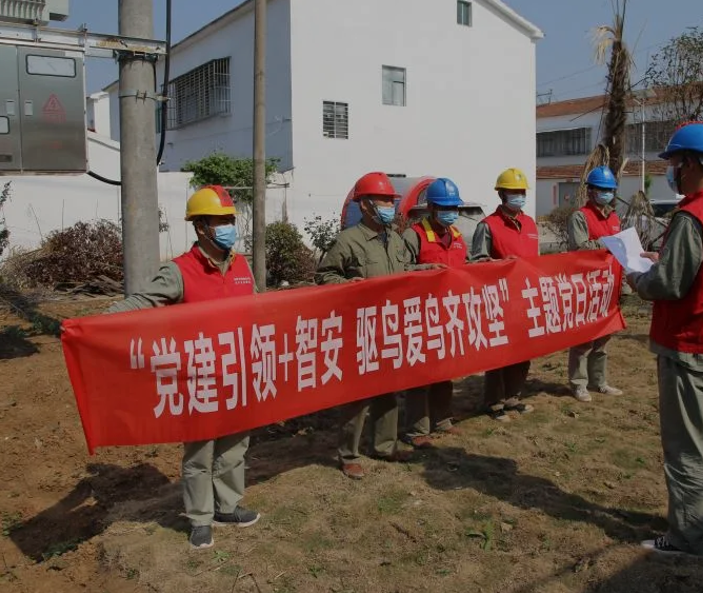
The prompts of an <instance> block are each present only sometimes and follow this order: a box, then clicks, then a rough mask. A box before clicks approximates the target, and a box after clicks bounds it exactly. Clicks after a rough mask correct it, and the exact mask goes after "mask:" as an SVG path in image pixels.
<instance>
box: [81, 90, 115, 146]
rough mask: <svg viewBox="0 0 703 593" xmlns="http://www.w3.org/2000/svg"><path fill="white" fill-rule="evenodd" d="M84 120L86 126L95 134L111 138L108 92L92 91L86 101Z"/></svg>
mask: <svg viewBox="0 0 703 593" xmlns="http://www.w3.org/2000/svg"><path fill="white" fill-rule="evenodd" d="M86 120H87V124H88V128H90V129H92V130H93V131H94V132H95V133H96V134H99V135H100V136H104V137H106V138H111V137H112V136H111V135H110V128H111V123H112V122H111V118H110V95H109V93H105V92H100V93H93V94H92V95H90V96H89V97H88V100H87V101H86Z"/></svg>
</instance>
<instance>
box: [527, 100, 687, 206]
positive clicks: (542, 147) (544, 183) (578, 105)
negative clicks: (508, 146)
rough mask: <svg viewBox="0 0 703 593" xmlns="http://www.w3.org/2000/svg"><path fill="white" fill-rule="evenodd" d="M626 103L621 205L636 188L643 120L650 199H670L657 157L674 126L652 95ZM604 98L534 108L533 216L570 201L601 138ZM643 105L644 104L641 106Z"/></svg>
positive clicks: (639, 179)
mask: <svg viewBox="0 0 703 593" xmlns="http://www.w3.org/2000/svg"><path fill="white" fill-rule="evenodd" d="M650 95H651V96H648V97H642V98H634V99H632V100H631V101H630V105H629V106H630V112H629V115H628V126H627V140H626V150H627V155H626V156H627V158H628V162H627V165H626V167H625V170H624V172H623V176H622V178H621V182H620V190H619V193H620V195H621V197H623V198H624V199H626V200H629V198H630V197H631V196H632V195H633V194H635V193H636V192H637V191H638V190H639V189H640V187H641V183H642V181H641V180H642V176H641V167H642V160H643V159H642V123H641V122H642V118H643V116H644V121H645V126H644V138H645V150H644V160H645V172H646V175H649V176H650V177H651V187H650V190H649V197H650V199H652V200H657V199H671V198H673V197H675V195H674V194H673V192H672V191H671V190H670V189H669V186H668V184H667V182H666V178H665V173H666V162H665V161H662V160H660V159H659V158H658V156H657V155H658V153H660V152H661V151H662V150H663V148H664V147H665V146H666V143H667V141H668V140H669V137H670V136H671V133H672V132H673V130H674V129H675V124H673V123H672V122H670V121H666V120H663V119H662V115H661V109H660V108H659V106H660V103H659V101H658V100H657V97H656V93H650ZM606 101H607V97H606V96H605V95H600V96H597V97H585V98H581V99H571V100H568V101H559V102H555V103H550V104H546V105H540V106H538V107H537V215H538V216H542V215H546V214H549V213H550V212H551V211H552V210H553V209H554V208H556V207H557V206H559V205H561V204H563V203H565V202H566V201H569V200H570V199H572V198H573V197H574V196H575V193H576V189H577V188H578V185H579V181H580V178H581V172H582V170H583V166H584V164H585V162H586V160H587V159H588V155H589V154H590V153H591V151H592V150H593V149H594V148H595V146H596V145H597V144H598V142H599V141H600V139H601V132H602V125H603V119H604V113H605V111H604V107H605V105H606ZM640 101H642V102H643V104H641V103H640Z"/></svg>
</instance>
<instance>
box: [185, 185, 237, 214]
mask: <svg viewBox="0 0 703 593" xmlns="http://www.w3.org/2000/svg"><path fill="white" fill-rule="evenodd" d="M231 214H237V210H236V208H235V207H234V202H232V197H231V196H230V195H229V193H228V192H227V190H226V189H225V188H224V187H222V186H221V185H206V186H205V187H203V188H202V189H199V190H198V191H196V192H195V193H194V194H193V195H192V196H190V198H188V203H187V204H186V220H193V219H194V218H196V217H197V216H229V215H231Z"/></svg>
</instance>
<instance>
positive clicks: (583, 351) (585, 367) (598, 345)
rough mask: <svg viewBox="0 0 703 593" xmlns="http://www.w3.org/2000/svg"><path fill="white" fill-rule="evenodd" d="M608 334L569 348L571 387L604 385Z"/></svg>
mask: <svg viewBox="0 0 703 593" xmlns="http://www.w3.org/2000/svg"><path fill="white" fill-rule="evenodd" d="M609 341H610V336H603V337H602V338H598V339H597V340H594V341H593V342H586V343H585V344H580V345H579V346H574V347H573V348H571V349H570V350H569V384H570V385H571V387H591V388H594V389H595V388H598V387H605V386H606V385H607V384H608V379H607V377H606V371H607V364H608V354H607V352H606V351H605V345H606V344H607V343H608V342H609Z"/></svg>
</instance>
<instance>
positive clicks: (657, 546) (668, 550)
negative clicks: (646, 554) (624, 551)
mask: <svg viewBox="0 0 703 593" xmlns="http://www.w3.org/2000/svg"><path fill="white" fill-rule="evenodd" d="M641 545H642V547H643V548H646V549H647V550H650V551H652V552H657V553H658V554H669V555H672V556H673V555H676V554H685V553H686V552H684V551H683V550H679V549H678V548H677V547H676V546H672V545H671V544H670V543H669V540H668V539H666V536H665V535H662V536H660V537H658V538H656V539H646V540H644V541H643V542H642V544H641Z"/></svg>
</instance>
